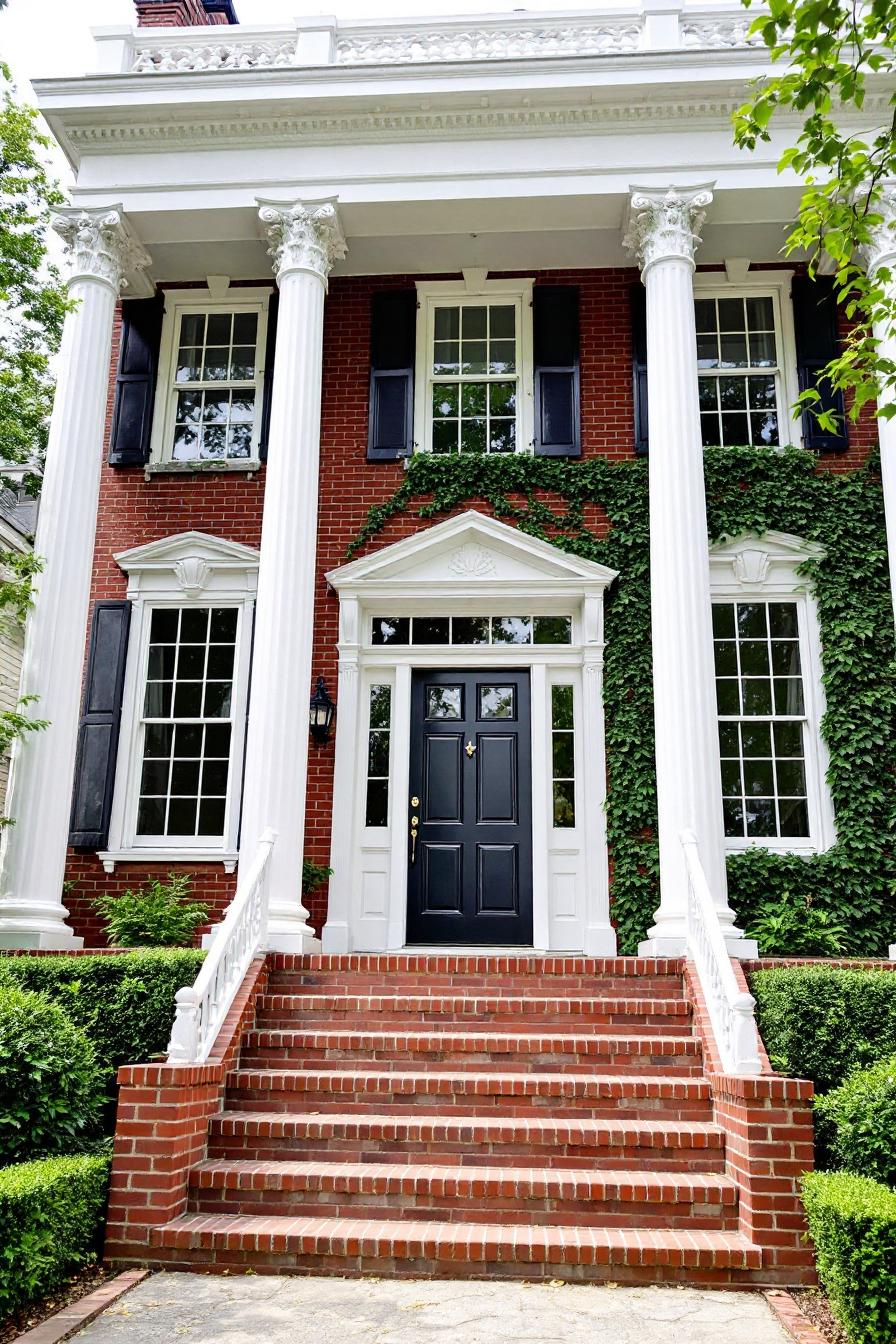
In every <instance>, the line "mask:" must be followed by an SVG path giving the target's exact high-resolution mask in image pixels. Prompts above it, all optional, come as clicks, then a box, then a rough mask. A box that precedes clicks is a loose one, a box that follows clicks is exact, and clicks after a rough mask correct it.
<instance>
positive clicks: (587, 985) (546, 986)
mask: <svg viewBox="0 0 896 1344" xmlns="http://www.w3.org/2000/svg"><path fill="white" fill-rule="evenodd" d="M347 983H350V984H351V988H352V992H353V993H355V994H393V995H394V994H479V995H486V996H488V997H499V996H500V997H504V996H512V997H519V996H520V995H523V994H526V993H531V992H532V991H533V990H535V991H536V993H539V992H540V993H541V994H546V995H548V996H549V997H551V998H583V997H588V996H591V997H595V998H598V999H600V998H602V997H613V998H625V997H626V996H629V995H631V994H632V992H633V991H634V992H635V993H636V994H637V997H638V998H639V999H642V998H663V999H667V998H670V997H674V996H675V995H676V994H678V995H680V994H681V974H680V972H676V973H675V974H666V973H664V974H655V975H645V976H644V977H643V978H635V977H633V976H631V975H623V974H619V975H609V976H606V977H599V976H598V978H596V977H595V976H594V975H593V974H591V973H589V972H584V973H582V974H580V975H560V974H553V975H545V976H544V977H542V976H540V975H535V974H531V973H525V972H523V973H520V974H518V975H513V974H507V975H501V974H498V975H492V974H490V973H488V972H480V973H479V974H472V973H466V972H452V973H443V972H437V971H425V970H423V971H416V970H408V971H404V972H400V973H396V974H394V975H386V974H383V975H374V974H366V975H365V974H358V975H355V974H352V973H343V972H341V971H308V970H294V971H293V970H282V969H278V970H277V971H276V973H275V974H274V975H273V976H272V977H271V981H270V986H269V992H270V993H271V994H303V993H309V992H310V993H318V994H328V993H340V992H342V991H343V990H344V989H345V986H346V984H347Z"/></svg>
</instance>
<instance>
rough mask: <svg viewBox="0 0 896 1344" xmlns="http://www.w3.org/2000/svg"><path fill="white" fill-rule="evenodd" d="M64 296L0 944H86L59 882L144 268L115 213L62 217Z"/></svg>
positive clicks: (58, 223) (0, 903)
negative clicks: (129, 345)
mask: <svg viewBox="0 0 896 1344" xmlns="http://www.w3.org/2000/svg"><path fill="white" fill-rule="evenodd" d="M54 227H55V228H56V230H57V232H58V233H60V234H61V236H62V238H63V239H64V241H65V243H66V245H67V247H68V253H69V262H70V268H71V273H70V278H69V294H70V296H71V298H72V299H73V300H74V302H75V307H74V309H73V310H72V311H71V312H70V313H69V314H68V315H67V317H66V319H65V327H64V331H63V336H62V348H61V350H60V353H59V379H58V382H57V385H56V398H55V402H54V405H53V419H52V424H51V427H50V441H49V444H48V447H47V460H46V465H45V468H44V477H43V489H42V495H41V508H40V518H39V522H38V528H37V536H36V538H35V552H36V554H37V555H39V556H40V557H41V558H42V559H43V561H44V568H43V572H42V573H41V574H40V576H39V577H38V579H37V582H36V585H35V586H36V597H35V603H34V608H33V610H32V611H31V613H30V615H29V617H28V623H27V627H26V632H25V652H24V660H23V665H22V689H23V691H24V692H25V693H27V694H29V695H35V696H36V697H37V700H36V702H35V704H34V705H33V707H32V713H33V716H34V717H35V718H37V719H47V720H49V725H50V726H49V727H48V728H45V729H43V730H42V731H39V732H35V733H32V734H31V735H29V737H28V738H27V739H26V740H25V741H24V742H21V743H18V744H17V748H16V751H15V752H14V759H13V766H12V774H11V779H10V787H9V798H8V803H7V808H8V811H9V814H10V816H11V817H12V818H14V821H15V825H13V826H10V827H8V828H7V829H6V830H5V831H4V845H3V877H2V886H0V890H2V892H3V896H2V898H0V947H36V948H66V947H80V946H81V944H82V942H83V940H82V939H80V938H75V936H74V935H73V934H72V932H71V930H70V929H69V927H68V925H67V924H66V922H65V920H66V916H67V914H68V911H67V910H66V909H65V907H64V906H63V904H62V882H63V874H64V871H65V853H66V847H67V843H68V831H69V816H70V811H71V799H72V778H73V774H74V766H75V749H76V745H77V736H78V717H79V702H80V696H81V672H82V669H83V663H84V635H85V631H86V628H87V611H88V606H89V601H90V576H91V569H92V566H93V545H94V537H95V533H96V512H97V503H98V500H99V486H100V467H101V462H102V450H103V429H104V425H105V418H106V398H107V394H108V386H109V361H110V358H111V352H112V323H113V317H114V312H115V299H116V296H117V294H118V290H119V287H120V286H121V284H122V281H123V277H124V275H125V272H127V271H129V270H134V269H136V268H142V267H145V266H148V265H149V260H150V259H149V257H148V255H147V254H146V253H145V252H144V251H143V249H142V247H140V245H139V244H138V243H137V242H136V240H135V239H134V237H133V235H132V234H131V233H130V231H129V230H128V228H127V225H126V223H125V221H124V218H123V216H122V214H121V211H120V209H119V208H118V207H113V208H106V209H103V210H75V209H68V210H63V211H60V213H59V215H58V216H57V217H56V219H55V220H54Z"/></svg>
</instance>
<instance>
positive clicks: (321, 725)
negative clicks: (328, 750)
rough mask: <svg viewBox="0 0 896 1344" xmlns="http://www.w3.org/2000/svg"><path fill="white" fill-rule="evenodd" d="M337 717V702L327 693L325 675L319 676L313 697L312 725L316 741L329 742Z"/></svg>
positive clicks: (312, 732)
mask: <svg viewBox="0 0 896 1344" xmlns="http://www.w3.org/2000/svg"><path fill="white" fill-rule="evenodd" d="M335 717H336V703H335V701H334V700H331V699H330V696H329V695H328V693H327V685H326V682H325V681H324V679H323V677H318V679H317V686H316V687H315V689H314V694H313V695H312V697H311V714H310V726H311V736H312V737H313V738H314V741H315V742H329V740H330V731H331V729H332V727H333V720H334V718H335Z"/></svg>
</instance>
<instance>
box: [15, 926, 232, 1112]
mask: <svg viewBox="0 0 896 1344" xmlns="http://www.w3.org/2000/svg"><path fill="white" fill-rule="evenodd" d="M204 957H205V953H204V952H200V951H198V950H193V949H190V950H187V949H184V950H183V951H178V950H173V949H172V950H168V951H146V952H122V953H121V954H120V955H117V956H115V955H106V956H80V957H66V956H56V957H27V956H23V957H0V986H2V985H3V984H12V985H19V986H21V987H22V988H23V989H32V990H39V991H40V992H41V993H42V994H45V995H46V996H47V998H49V999H52V1000H53V1002H54V1003H58V1004H59V1005H60V1006H61V1007H63V1008H64V1009H65V1011H66V1012H67V1013H68V1015H69V1017H71V1019H72V1021H74V1022H76V1023H77V1024H78V1025H79V1026H80V1027H82V1028H83V1029H84V1031H85V1033H86V1034H87V1036H88V1037H89V1038H90V1040H91V1041H92V1042H93V1045H94V1048H95V1050H96V1055H97V1059H98V1061H99V1064H100V1066H101V1068H102V1070H103V1072H104V1075H105V1086H106V1095H107V1098H112V1097H114V1095H115V1074H116V1071H117V1070H118V1068H119V1066H120V1065H121V1064H139V1063H143V1062H145V1061H146V1060H149V1059H152V1058H153V1056H155V1055H159V1054H161V1053H162V1052H163V1051H164V1050H165V1048H166V1046H167V1045H168V1038H169V1036H170V1035H171V1023H172V1022H173V1020H174V996H175V994H176V993H177V991H178V990H179V989H180V988H181V987H182V986H183V985H191V984H192V983H193V981H194V980H195V979H196V976H197V974H198V972H199V968H200V966H201V965H202V962H203V959H204ZM110 1119H111V1117H110Z"/></svg>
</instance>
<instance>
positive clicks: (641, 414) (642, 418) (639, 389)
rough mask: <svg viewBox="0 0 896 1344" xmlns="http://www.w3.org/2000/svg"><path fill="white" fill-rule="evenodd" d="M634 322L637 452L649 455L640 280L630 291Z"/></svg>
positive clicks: (643, 295) (643, 291) (644, 293)
mask: <svg viewBox="0 0 896 1344" xmlns="http://www.w3.org/2000/svg"><path fill="white" fill-rule="evenodd" d="M629 299H630V304H631V321H632V386H633V390H634V398H635V452H636V453H637V454H638V455H639V456H640V457H643V456H645V455H646V453H647V291H646V289H645V288H644V286H643V284H642V283H641V281H640V280H637V281H636V282H635V284H633V285H632V287H631V289H630V291H629Z"/></svg>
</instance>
